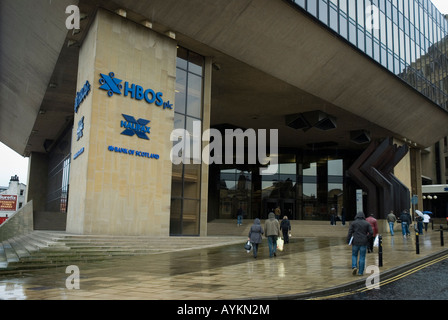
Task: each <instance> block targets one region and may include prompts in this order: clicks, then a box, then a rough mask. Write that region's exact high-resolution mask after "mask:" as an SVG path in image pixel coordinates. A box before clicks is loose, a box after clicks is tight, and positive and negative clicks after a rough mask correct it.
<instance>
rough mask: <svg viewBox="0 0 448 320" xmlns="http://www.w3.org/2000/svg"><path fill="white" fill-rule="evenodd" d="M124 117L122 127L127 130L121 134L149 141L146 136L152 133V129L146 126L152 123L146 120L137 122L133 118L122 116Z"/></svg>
mask: <svg viewBox="0 0 448 320" xmlns="http://www.w3.org/2000/svg"><path fill="white" fill-rule="evenodd" d="M122 116H123V118H124V119H125V120H121V124H120V126H121V127H122V128H125V130H124V131H123V132H122V133H121V134H124V135H126V136H130V137H132V136H133V135H137V137H139V138H140V139H145V140H149V138H148V136H147V135H146V134H149V133H150V131H149V129H151V128H150V127H148V126H146V125H147V124H148V123H150V122H151V121H149V120H146V119H138V120H135V118H134V117H133V116H128V115H126V114H122Z"/></svg>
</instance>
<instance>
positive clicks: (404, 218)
mask: <svg viewBox="0 0 448 320" xmlns="http://www.w3.org/2000/svg"><path fill="white" fill-rule="evenodd" d="M400 220H401V232H402V233H403V237H406V236H410V235H411V233H410V232H409V226H410V225H411V224H412V218H411V215H410V214H409V212H408V211H407V210H403V212H402V213H401V215H400Z"/></svg>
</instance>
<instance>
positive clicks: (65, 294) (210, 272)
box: [0, 232, 443, 300]
mask: <svg viewBox="0 0 448 320" xmlns="http://www.w3.org/2000/svg"><path fill="white" fill-rule="evenodd" d="M422 238H423V239H422V241H421V244H420V252H421V254H420V255H416V253H415V242H414V239H412V238H407V239H404V238H402V237H401V236H397V235H396V236H395V237H391V236H389V235H386V236H384V237H383V267H382V269H381V270H386V269H390V268H394V267H397V266H400V265H403V264H405V263H407V262H410V261H414V260H416V259H418V258H421V257H423V256H424V255H428V254H430V253H434V252H438V251H440V250H443V247H440V240H439V234H438V233H437V232H428V233H427V234H425V235H424V236H422ZM241 243H244V239H243V240H242V242H241ZM350 261H351V250H350V247H349V246H347V245H346V243H345V237H344V238H342V237H339V238H328V237H327V238H294V239H291V243H289V244H287V245H285V250H284V251H283V252H278V254H277V257H276V258H269V257H268V246H267V243H266V239H265V240H264V242H263V243H262V245H261V246H260V248H259V255H258V258H257V259H254V258H253V256H252V253H246V251H245V250H244V248H243V245H227V246H222V247H213V248H203V249H193V250H186V251H179V252H170V253H161V254H152V255H144V256H130V257H126V258H114V259H111V260H107V261H102V262H91V263H83V264H78V265H77V266H78V267H79V270H80V274H79V275H80V278H79V283H80V289H71V290H70V289H67V287H66V281H67V278H68V277H69V276H70V275H71V273H66V269H65V268H60V267H58V268H50V269H43V270H35V271H32V272H26V273H25V274H21V275H3V276H1V273H0V299H29V300H32V299H39V300H41V299H51V300H65V299H134V300H135V299H151V300H154V299H155V300H158V299H170V300H182V299H208V300H209V299H245V298H257V297H259V298H260V297H267V298H269V297H271V298H273V297H277V296H285V295H293V294H299V293H305V292H309V291H316V290H321V289H325V288H329V287H334V286H338V285H341V284H345V283H349V282H352V281H354V280H358V279H356V278H354V277H353V276H352V275H351V272H350ZM371 264H375V265H378V254H377V249H375V252H374V253H372V254H368V255H367V263H366V265H371Z"/></svg>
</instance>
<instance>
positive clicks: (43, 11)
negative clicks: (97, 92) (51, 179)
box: [0, 0, 77, 155]
mask: <svg viewBox="0 0 448 320" xmlns="http://www.w3.org/2000/svg"><path fill="white" fill-rule="evenodd" d="M76 3H77V1H72V0H58V1H48V0H36V1H17V0H2V1H0V39H1V46H0V59H1V60H0V62H1V63H0V141H2V142H3V143H4V144H6V145H7V146H8V147H10V148H11V149H13V150H14V151H16V152H17V153H19V154H21V155H26V151H25V149H26V145H27V143H28V139H29V137H30V135H31V132H32V130H33V126H34V123H35V120H36V118H37V116H38V113H39V109H40V107H41V103H42V100H43V97H44V95H45V92H46V90H47V88H48V86H49V83H50V78H51V76H52V73H53V70H54V68H55V65H56V62H57V60H58V57H59V53H60V51H61V48H62V46H63V44H64V41H65V39H66V36H67V32H68V30H67V28H66V26H65V20H66V18H67V16H68V15H66V14H65V9H66V7H67V6H68V5H70V4H76Z"/></svg>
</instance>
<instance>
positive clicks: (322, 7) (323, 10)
mask: <svg viewBox="0 0 448 320" xmlns="http://www.w3.org/2000/svg"><path fill="white" fill-rule="evenodd" d="M319 20H320V21H322V22H323V23H325V24H327V23H328V4H327V1H326V0H319Z"/></svg>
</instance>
